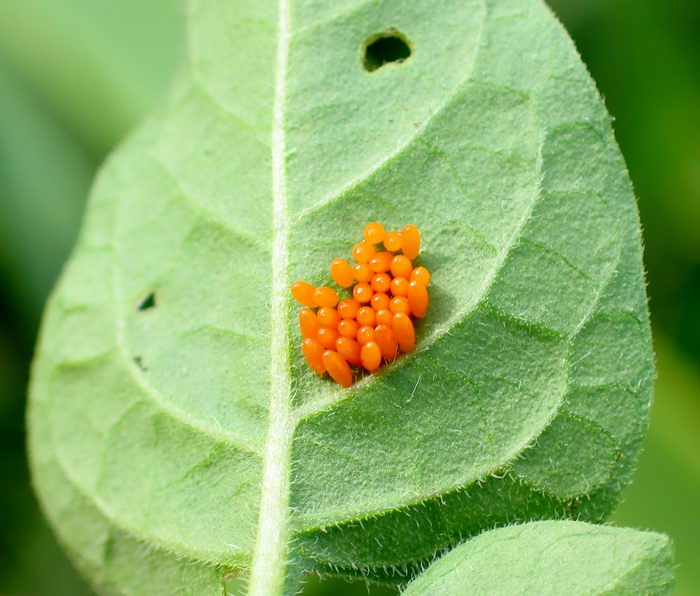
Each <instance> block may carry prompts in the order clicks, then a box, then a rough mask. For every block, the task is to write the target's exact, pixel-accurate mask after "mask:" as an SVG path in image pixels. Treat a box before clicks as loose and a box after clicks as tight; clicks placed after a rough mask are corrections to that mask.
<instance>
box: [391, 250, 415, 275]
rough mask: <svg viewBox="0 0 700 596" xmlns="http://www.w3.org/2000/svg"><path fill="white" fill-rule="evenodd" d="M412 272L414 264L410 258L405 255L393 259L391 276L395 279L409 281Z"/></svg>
mask: <svg viewBox="0 0 700 596" xmlns="http://www.w3.org/2000/svg"><path fill="white" fill-rule="evenodd" d="M412 270H413V264H412V263H411V260H410V259H409V258H408V257H406V256H404V255H396V256H395V257H394V258H393V259H391V274H392V275H393V276H394V277H405V278H406V279H408V276H409V275H411V271H412Z"/></svg>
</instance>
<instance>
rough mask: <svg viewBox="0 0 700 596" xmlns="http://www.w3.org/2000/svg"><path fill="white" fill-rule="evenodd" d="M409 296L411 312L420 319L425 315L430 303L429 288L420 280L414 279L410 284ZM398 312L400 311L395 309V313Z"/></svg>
mask: <svg viewBox="0 0 700 596" xmlns="http://www.w3.org/2000/svg"><path fill="white" fill-rule="evenodd" d="M407 297H408V305H409V308H410V310H411V314H412V315H413V316H414V317H418V318H419V319H420V318H422V317H424V316H425V313H426V311H427V310H428V304H429V298H428V290H427V289H426V287H425V286H424V285H423V284H422V283H420V282H417V281H412V282H411V283H410V284H408V294H407ZM394 300H396V299H394ZM396 312H399V311H394V313H396Z"/></svg>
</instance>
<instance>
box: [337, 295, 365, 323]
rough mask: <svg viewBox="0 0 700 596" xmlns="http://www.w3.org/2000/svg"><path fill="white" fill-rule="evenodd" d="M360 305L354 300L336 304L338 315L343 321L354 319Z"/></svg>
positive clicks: (345, 300) (347, 299) (349, 299)
mask: <svg viewBox="0 0 700 596" xmlns="http://www.w3.org/2000/svg"><path fill="white" fill-rule="evenodd" d="M359 309H360V303H359V302H358V301H357V300H355V299H354V298H345V299H343V300H341V301H340V302H339V303H338V314H339V315H340V317H341V318H343V319H354V318H355V315H356V314H357V311H358V310H359Z"/></svg>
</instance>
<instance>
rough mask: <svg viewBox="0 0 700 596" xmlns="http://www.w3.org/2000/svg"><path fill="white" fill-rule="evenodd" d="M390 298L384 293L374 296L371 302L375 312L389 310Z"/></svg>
mask: <svg viewBox="0 0 700 596" xmlns="http://www.w3.org/2000/svg"><path fill="white" fill-rule="evenodd" d="M389 300H390V298H389V296H388V295H387V294H385V293H384V292H377V293H376V294H374V295H373V296H372V300H370V301H369V302H370V305H371V306H372V308H373V309H374V310H385V309H387V308H389Z"/></svg>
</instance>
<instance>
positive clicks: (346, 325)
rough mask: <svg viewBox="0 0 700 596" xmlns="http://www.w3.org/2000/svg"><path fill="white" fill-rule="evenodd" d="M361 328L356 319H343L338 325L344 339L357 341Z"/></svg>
mask: <svg viewBox="0 0 700 596" xmlns="http://www.w3.org/2000/svg"><path fill="white" fill-rule="evenodd" d="M359 328H360V326H359V325H358V324H357V321H355V320H354V319H343V320H342V321H340V323H338V333H340V335H342V336H343V337H351V338H352V339H355V338H356V337H357V330H358V329H359Z"/></svg>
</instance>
